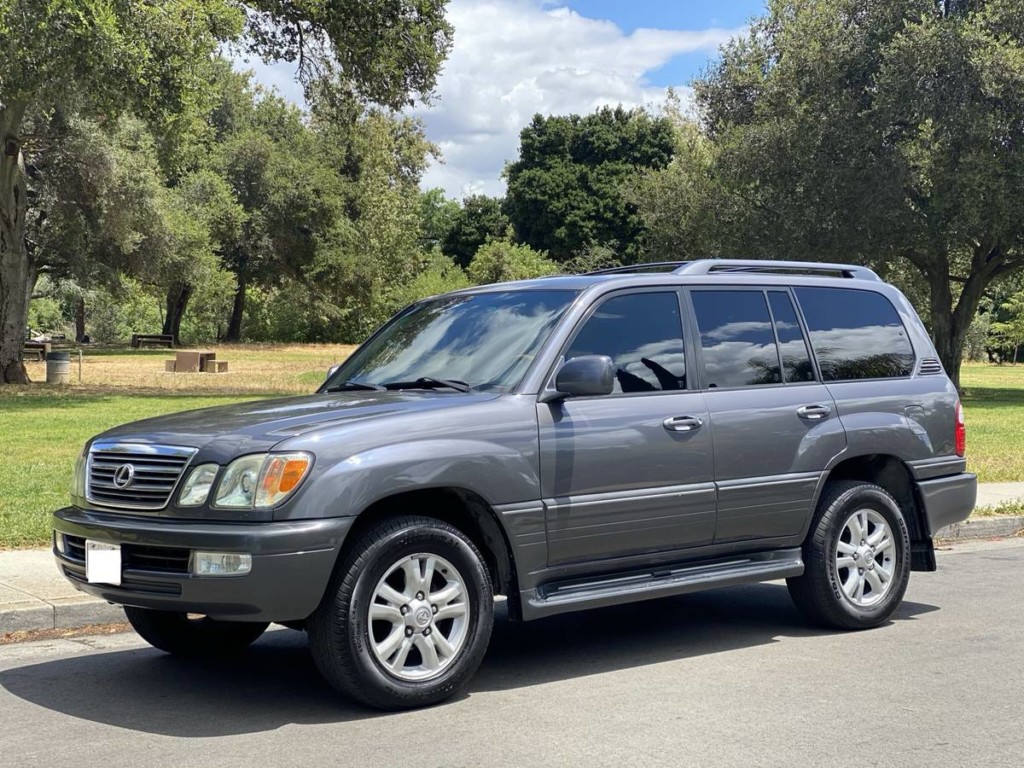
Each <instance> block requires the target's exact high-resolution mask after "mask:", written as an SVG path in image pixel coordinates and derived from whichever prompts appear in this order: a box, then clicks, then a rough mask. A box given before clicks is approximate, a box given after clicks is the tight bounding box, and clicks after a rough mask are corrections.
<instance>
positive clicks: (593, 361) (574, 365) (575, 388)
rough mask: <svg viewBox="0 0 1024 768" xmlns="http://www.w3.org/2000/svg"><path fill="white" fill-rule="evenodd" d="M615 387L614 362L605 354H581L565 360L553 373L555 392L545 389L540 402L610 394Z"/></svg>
mask: <svg viewBox="0 0 1024 768" xmlns="http://www.w3.org/2000/svg"><path fill="white" fill-rule="evenodd" d="M614 388H615V364H614V363H612V359H611V358H610V357H608V356H607V355H583V356H581V357H574V358H572V359H570V360H566V361H565V362H564V363H563V364H562V367H561V368H559V369H558V373H557V374H556V375H555V390H556V391H555V392H552V391H550V390H549V391H547V392H545V393H543V395H542V396H541V402H552V401H554V400H561V399H564V398H566V397H594V396H597V395H610V394H611V393H612V390H613V389H614Z"/></svg>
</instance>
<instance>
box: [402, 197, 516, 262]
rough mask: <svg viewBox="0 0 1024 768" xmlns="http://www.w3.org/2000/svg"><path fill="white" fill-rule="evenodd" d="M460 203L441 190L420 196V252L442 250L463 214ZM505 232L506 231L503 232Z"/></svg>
mask: <svg viewBox="0 0 1024 768" xmlns="http://www.w3.org/2000/svg"><path fill="white" fill-rule="evenodd" d="M461 210H462V209H461V207H460V206H459V203H458V201H456V200H449V199H448V198H447V197H445V196H444V190H443V189H440V188H434V189H428V190H427V191H426V192H423V193H421V194H420V250H422V251H433V250H434V249H435V248H436V249H438V250H441V249H442V247H443V245H444V243H445V240H446V239H447V237H448V233H449V232H451V231H452V229H453V228H454V227H455V223H456V221H457V220H458V218H459V216H460V214H461ZM502 231H504V229H503V230H502Z"/></svg>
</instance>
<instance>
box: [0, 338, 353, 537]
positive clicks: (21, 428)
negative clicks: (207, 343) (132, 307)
mask: <svg viewBox="0 0 1024 768" xmlns="http://www.w3.org/2000/svg"><path fill="white" fill-rule="evenodd" d="M205 349H210V350H211V351H214V352H216V353H217V359H218V360H227V361H228V362H229V368H228V371H229V372H228V373H219V374H211V373H165V372H164V360H165V359H167V360H169V359H172V358H173V357H174V353H173V351H170V350H142V351H130V352H129V351H126V350H123V349H117V350H114V349H92V350H88V351H87V352H85V353H84V355H83V360H82V383H81V384H78V359H77V355H76V354H75V353H74V352H73V353H72V361H71V381H72V384H71V385H69V386H61V387H53V386H47V385H39V384H33V385H31V386H29V387H14V388H2V389H0V449H2V455H3V456H4V457H5V459H6V461H5V465H4V466H2V467H0V547H22V546H35V545H38V544H41V543H45V541H46V537H47V535H48V532H47V526H48V524H49V521H48V515H49V513H50V511H52V510H54V509H56V508H58V507H60V506H62V505H63V504H66V503H67V496H68V483H69V480H70V477H71V472H72V469H73V468H74V464H75V458H76V456H77V455H78V452H79V451H80V450H81V449H82V445H83V444H84V443H85V441H86V440H88V439H89V438H90V437H92V436H93V435H95V434H97V433H98V432H102V431H104V430H106V429H110V428H111V427H113V426H116V425H118V424H124V423H126V422H129V421H137V420H138V419H145V418H148V417H150V416H160V415H163V414H165V413H174V412H175V411H187V410H191V409H193V408H206V407H208V406H213V405H225V404H228V403H234V402H239V401H241V400H253V399H258V398H261V397H275V396H280V395H292V394H301V393H305V392H312V391H313V390H314V389H316V387H317V386H319V384H320V383H321V382H322V381H323V380H324V377H325V376H326V374H327V369H328V368H330V367H331V366H332V365H334V364H335V363H338V362H340V361H342V360H344V359H345V358H346V357H347V356H348V354H349V353H350V352H351V351H352V349H353V347H351V346H343V345H232V346H220V347H204V350H205ZM27 367H28V371H29V376H30V377H31V378H32V380H33V381H45V379H46V372H45V368H44V364H43V363H29V364H28V366H27Z"/></svg>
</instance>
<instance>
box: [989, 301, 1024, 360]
mask: <svg viewBox="0 0 1024 768" xmlns="http://www.w3.org/2000/svg"><path fill="white" fill-rule="evenodd" d="M999 308H1000V310H1001V312H1000V315H1001V319H999V320H997V321H995V322H993V323H991V324H990V326H989V334H990V338H991V339H992V340H993V341H994V342H995V343H996V344H997V345H999V346H1001V347H1004V348H1010V347H1012V348H1013V362H1014V364H1016V363H1017V358H1018V355H1019V352H1020V346H1021V344H1024V292H1018V293H1015V294H1013V295H1012V296H1010V298H1009V299H1007V300H1006V301H1004V302H1003V303H1002V304H1001V305H1000V307H999Z"/></svg>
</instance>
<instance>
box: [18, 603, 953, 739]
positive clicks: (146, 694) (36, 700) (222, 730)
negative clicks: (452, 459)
mask: <svg viewBox="0 0 1024 768" xmlns="http://www.w3.org/2000/svg"><path fill="white" fill-rule="evenodd" d="M935 610H938V608H936V607H935V606H931V605H925V604H921V603H912V602H906V601H905V602H904V603H903V605H902V606H901V608H900V610H899V611H898V613H897V614H896V617H895V620H896V621H906V620H910V619H913V618H914V617H916V616H919V615H922V614H925V613H929V612H931V611H935ZM885 629H886V628H885V627H882V628H880V629H879V630H875V631H885ZM826 634H832V633H830V632H829V631H827V630H821V629H817V628H814V627H811V626H809V625H808V624H807V623H806V621H805V620H804V619H803V618H802V617H801V615H800V614H799V613H798V612H797V611H796V608H795V607H794V606H793V604H792V602H791V601H790V600H789V597H788V594H787V592H786V589H785V587H783V586H780V585H776V584H759V585H755V586H750V587H737V588H732V589H727V590H717V591H714V592H704V593H698V594H692V595H683V596H680V597H674V598H664V599H661V600H653V601H647V602H642V603H633V604H630V605H623V606H616V607H612V608H603V609H600V610H594V611H587V612H583V613H575V614H566V615H564V616H557V617H553V618H549V619H544V620H541V621H535V622H530V623H526V624H519V623H514V622H510V621H508V619H507V616H506V614H505V611H504V608H503V607H501V606H499V611H498V620H497V621H496V623H495V627H494V634H493V637H492V639H491V645H490V649H489V651H488V653H487V657H486V658H485V660H484V663H483V665H482V666H481V668H480V671H479V672H478V673H477V675H476V677H475V678H474V680H473V681H472V682H471V683H470V685H469V687H468V690H467V691H466V693H464V694H463V697H465V696H469V697H472V696H473V694H474V693H477V692H484V691H496V690H507V689H514V688H521V687H528V686H532V685H539V684H542V683H550V682H557V681H560V680H567V679H573V678H579V677H586V676H588V675H595V674H600V673H604V672H613V671H619V670H626V669H631V668H635V667H641V666H646V665H648V664H658V663H662V662H670V661H679V660H683V659H688V658H694V657H700V656H702V655H707V654H714V653H721V652H724V651H729V650H731V649H738V648H749V647H753V646H757V645H763V644H767V643H774V642H778V641H779V640H780V639H782V638H792V637H815V636H823V635H826ZM0 688H3V689H5V690H6V691H8V692H9V693H11V694H13V695H14V696H17V697H18V698H20V699H22V700H24V701H28V702H31V703H32V704H35V705H37V706H40V707H44V708H46V709H50V710H53V711H56V712H59V713H63V714H65V715H70V716H72V717H76V718H81V719H84V720H90V721H94V722H98V723H104V724H108V725H114V726H117V727H120V728H126V729H129V730H135V731H140V732H144V733H151V734H161V735H168V736H182V737H211V736H225V735H237V734H245V733H257V732H262V731H270V730H274V729H277V728H280V727H281V726H284V725H288V724H292V723H299V724H318V723H343V722H347V721H354V720H360V719H365V718H373V717H389V716H394V715H388V714H384V713H379V712H374V711H372V710H367V709H365V708H362V707H359V706H357V705H355V704H353V703H352V702H349V701H347V700H346V699H345V698H344V697H342V696H340V695H338V694H335V693H334V692H333V691H331V690H330V689H329V688H328V686H327V685H326V683H324V682H323V680H322V679H321V677H320V675H319V673H318V672H317V670H316V668H315V666H314V665H313V661H312V658H311V657H310V655H309V652H308V650H307V644H306V638H305V635H304V634H302V633H299V632H293V631H279V632H270V633H268V634H267V635H265V636H264V637H263V638H261V639H260V640H259V641H257V642H256V643H255V644H254V645H253V646H252V647H251V648H250V649H249V650H248V652H246V653H245V654H243V655H241V656H240V657H238V658H236V659H231V660H226V661H218V662H197V661H188V660H183V659H176V658H173V657H170V656H167V655H164V654H162V653H160V652H158V651H155V650H153V649H151V648H148V647H147V648H141V649H131V650H125V651H114V652H109V653H94V654H87V655H82V656H75V657H71V658H62V659H59V660H54V661H45V662H41V663H38V664H34V665H31V666H25V667H15V668H13V669H9V670H6V671H3V672H0ZM436 711H438V712H440V711H443V705H442V707H441V708H440V709H438V710H436Z"/></svg>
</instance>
